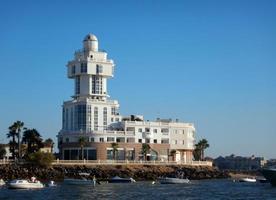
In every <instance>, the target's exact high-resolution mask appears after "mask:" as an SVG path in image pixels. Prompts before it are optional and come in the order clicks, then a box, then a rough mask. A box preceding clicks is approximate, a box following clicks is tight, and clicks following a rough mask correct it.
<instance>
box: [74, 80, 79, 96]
mask: <svg viewBox="0 0 276 200" xmlns="http://www.w3.org/2000/svg"><path fill="white" fill-rule="evenodd" d="M79 93H80V77H79V76H77V77H76V79H75V94H76V95H78V94H79Z"/></svg>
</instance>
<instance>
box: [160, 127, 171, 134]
mask: <svg viewBox="0 0 276 200" xmlns="http://www.w3.org/2000/svg"><path fill="white" fill-rule="evenodd" d="M161 133H162V134H163V135H169V129H167V128H162V129H161Z"/></svg>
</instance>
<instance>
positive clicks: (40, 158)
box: [26, 151, 55, 168]
mask: <svg viewBox="0 0 276 200" xmlns="http://www.w3.org/2000/svg"><path fill="white" fill-rule="evenodd" d="M54 159H55V157H54V155H53V154H51V153H44V152H40V151H38V152H35V153H31V154H29V155H28V157H27V159H26V160H27V161H28V162H29V163H31V164H33V165H36V166H39V167H45V168H47V167H50V166H51V165H52V162H53V161H54Z"/></svg>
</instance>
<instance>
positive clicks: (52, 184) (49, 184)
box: [48, 181, 57, 187]
mask: <svg viewBox="0 0 276 200" xmlns="http://www.w3.org/2000/svg"><path fill="white" fill-rule="evenodd" d="M55 186H57V184H55V182H54V181H50V182H49V183H48V187H55Z"/></svg>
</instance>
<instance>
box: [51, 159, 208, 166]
mask: <svg viewBox="0 0 276 200" xmlns="http://www.w3.org/2000/svg"><path fill="white" fill-rule="evenodd" d="M53 165H189V166H212V165H213V163H212V162H210V161H186V162H185V161H142V160H140V161H138V160H55V161H54V162H53Z"/></svg>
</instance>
